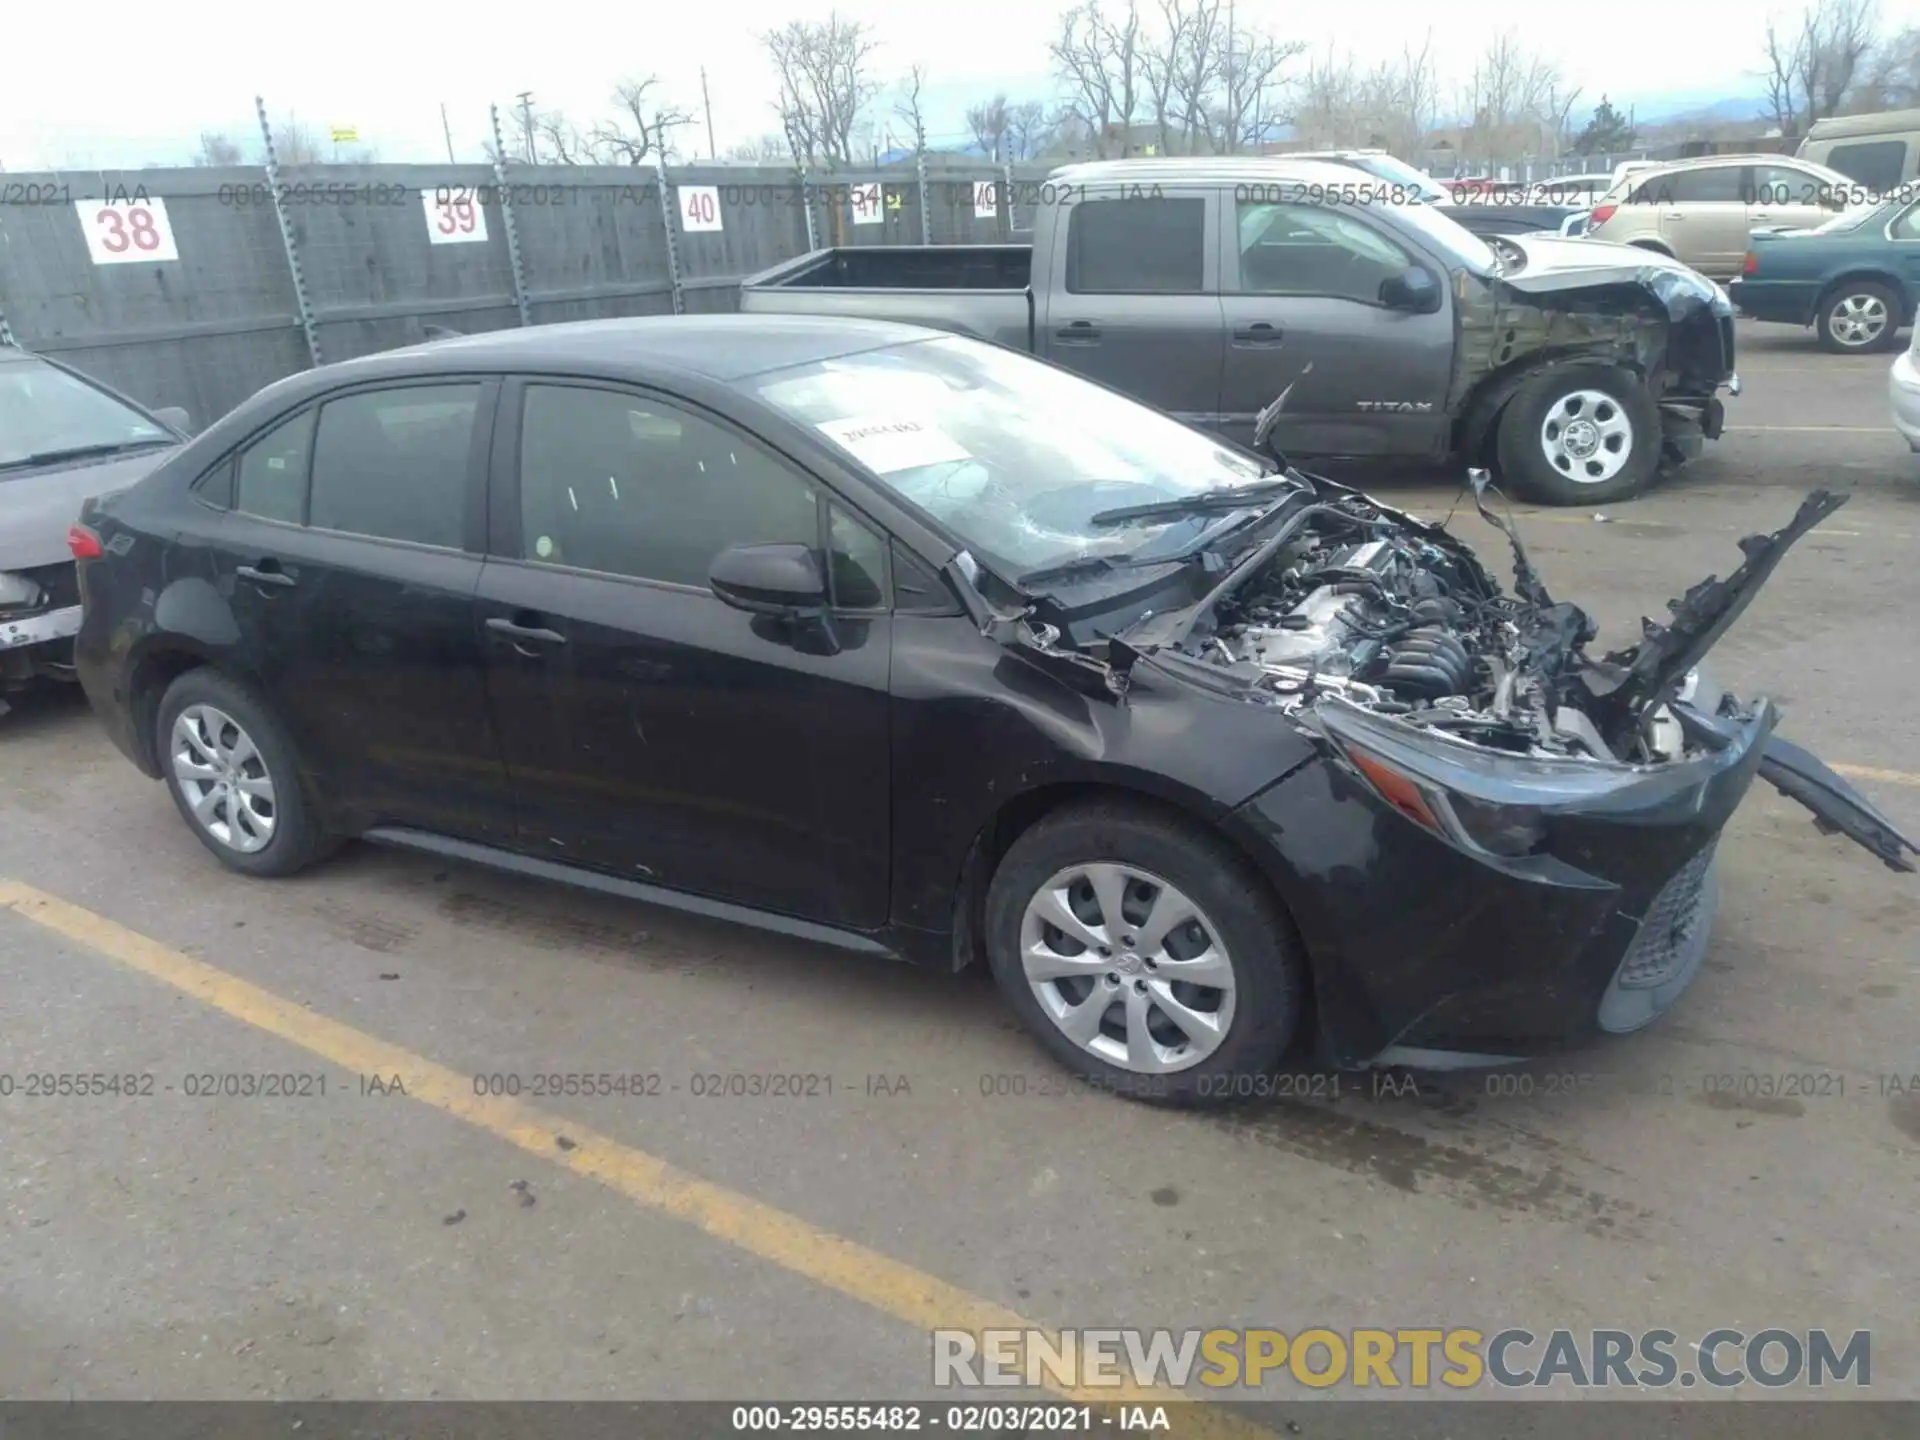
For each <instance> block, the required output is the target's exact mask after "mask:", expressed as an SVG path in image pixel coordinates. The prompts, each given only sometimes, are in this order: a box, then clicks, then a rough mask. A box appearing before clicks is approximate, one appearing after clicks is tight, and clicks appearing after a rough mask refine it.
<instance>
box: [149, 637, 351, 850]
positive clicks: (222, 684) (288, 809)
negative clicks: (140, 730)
mask: <svg viewBox="0 0 1920 1440" xmlns="http://www.w3.org/2000/svg"><path fill="white" fill-rule="evenodd" d="M194 705H208V706H212V707H214V708H215V709H217V710H219V711H221V712H223V713H224V714H225V715H227V716H228V717H229V718H231V719H232V720H233V721H234V722H235V723H236V724H238V725H239V727H240V728H241V729H242V730H244V731H245V732H246V734H247V736H248V738H249V739H251V740H252V742H253V746H254V749H255V750H256V751H257V752H258V755H259V759H260V762H261V765H262V766H263V768H264V770H265V773H266V775H267V776H268V777H269V778H270V779H271V781H272V785H273V804H272V811H273V815H272V819H273V827H272V834H271V836H270V837H269V838H268V840H267V842H266V844H264V845H263V846H261V847H260V848H259V849H257V850H252V851H242V850H238V849H235V848H234V847H233V846H231V845H228V844H224V843H222V842H221V841H220V840H218V839H216V838H215V837H214V836H213V835H212V834H211V833H209V831H208V829H207V827H206V826H204V825H202V824H201V823H200V821H199V820H197V819H196V818H195V817H194V814H193V806H192V802H191V801H190V800H189V798H188V796H187V794H186V791H185V789H184V787H183V785H182V782H181V780H180V777H179V776H178V775H177V774H176V773H175V770H174V767H173V738H172V737H173V727H174V722H175V721H176V720H177V719H178V718H179V717H180V713H181V712H182V711H183V710H186V709H187V708H188V707H189V706H194ZM153 740H154V754H155V755H156V756H157V757H158V758H159V761H160V769H161V776H162V778H163V780H164V782H165V784H166V787H167V793H168V794H169V795H171V796H172V797H173V803H174V805H175V806H176V807H177V808H178V809H179V811H180V818H181V819H182V820H184V821H186V823H187V828H188V829H189V830H191V831H192V832H193V833H194V836H195V838H196V839H198V840H199V841H200V843H201V844H202V845H204V846H206V847H207V849H208V850H209V851H211V852H212V853H213V854H214V856H215V857H216V858H217V859H218V860H219V861H220V863H221V864H223V865H225V866H227V867H228V868H229V869H231V870H237V871H239V872H240V873H241V874H243V875H257V876H262V877H267V876H280V875H292V874H294V873H295V872H297V871H300V870H304V869H305V868H306V867H307V866H309V865H311V864H312V863H313V862H314V861H316V860H318V859H320V858H321V857H322V856H323V855H325V854H327V853H328V852H329V851H330V850H332V849H333V848H334V847H335V845H336V843H337V842H336V841H335V840H334V838H333V837H331V836H329V835H328V834H327V833H326V832H325V831H324V830H323V829H321V827H320V824H319V821H318V819H317V818H316V817H315V815H314V811H313V806H312V804H311V803H310V801H309V800H308V798H307V795H306V792H305V790H304V789H303V788H302V784H301V779H300V768H299V766H298V765H297V764H296V763H295V760H294V753H293V746H292V744H291V743H290V742H289V741H288V740H287V736H286V732H285V730H284V729H283V728H282V727H281V725H280V722H279V721H277V720H276V719H274V717H273V714H272V712H271V711H270V710H269V709H268V708H267V706H266V704H265V702H263V701H262V700H261V699H260V698H259V697H258V696H257V695H255V694H254V693H253V691H252V690H250V689H249V688H248V687H246V686H245V685H242V684H240V683H239V682H238V681H236V680H233V679H231V678H229V677H228V676H225V675H222V674H221V673H220V672H219V671H217V670H212V669H207V668H201V669H198V670H189V671H187V672H186V673H185V674H184V675H181V676H179V677H178V678H177V679H175V680H174V682H173V683H172V684H171V685H169V686H168V687H167V690H166V693H165V694H164V695H162V696H161V697H160V706H159V709H158V712H157V713H156V715H155V717H154V736H153Z"/></svg>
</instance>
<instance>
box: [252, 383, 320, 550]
mask: <svg viewBox="0 0 1920 1440" xmlns="http://www.w3.org/2000/svg"><path fill="white" fill-rule="evenodd" d="M313 413H314V412H313V411H312V410H310V409H309V410H302V411H301V412H300V413H299V414H298V415H295V416H294V417H293V418H292V419H290V420H282V421H281V422H280V423H279V424H278V425H276V426H274V427H273V429H271V430H269V431H268V432H267V433H266V434H264V435H262V436H261V437H260V438H259V439H258V440H256V441H254V442H253V444H251V445H249V446H248V447H247V448H246V449H245V450H243V451H241V452H240V469H239V473H238V476H237V478H236V479H235V481H234V494H233V508H234V509H236V510H238V511H240V512H241V513H242V514H246V515H257V516H259V517H260V518H261V519H262V520H285V521H287V522H288V523H290V524H294V525H298V524H299V523H300V522H301V520H302V519H304V518H305V512H306V508H307V455H308V453H309V452H310V451H311V450H312V448H313Z"/></svg>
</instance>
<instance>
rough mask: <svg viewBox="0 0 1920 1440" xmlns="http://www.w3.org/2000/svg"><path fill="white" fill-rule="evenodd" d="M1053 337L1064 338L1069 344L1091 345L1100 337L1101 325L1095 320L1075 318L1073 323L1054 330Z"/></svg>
mask: <svg viewBox="0 0 1920 1440" xmlns="http://www.w3.org/2000/svg"><path fill="white" fill-rule="evenodd" d="M1053 338H1054V339H1056V340H1064V341H1066V343H1067V344H1069V345H1091V344H1093V343H1094V342H1095V341H1096V340H1098V339H1099V338H1100V325H1099V322H1097V321H1094V320H1075V321H1074V322H1073V323H1072V324H1071V325H1067V326H1065V327H1064V328H1062V329H1059V330H1056V331H1054V332H1053Z"/></svg>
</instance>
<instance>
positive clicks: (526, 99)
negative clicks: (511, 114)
mask: <svg viewBox="0 0 1920 1440" xmlns="http://www.w3.org/2000/svg"><path fill="white" fill-rule="evenodd" d="M514 98H515V99H517V100H518V101H519V102H520V130H521V133H522V134H524V135H525V136H526V148H527V164H529V165H531V164H533V92H532V91H531V90H522V91H521V92H520V93H519V94H518V95H517V96H515V97H514Z"/></svg>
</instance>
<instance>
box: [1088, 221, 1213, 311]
mask: <svg viewBox="0 0 1920 1440" xmlns="http://www.w3.org/2000/svg"><path fill="white" fill-rule="evenodd" d="M1206 232H1207V202H1206V201H1205V200H1203V199H1200V198H1199V197H1194V198H1192V199H1166V198H1161V197H1153V198H1146V197H1142V198H1137V199H1115V200H1083V201H1081V202H1080V203H1079V204H1078V205H1075V206H1074V207H1073V209H1072V210H1071V211H1069V212H1068V215H1067V290H1068V292H1069V293H1070V294H1074V295H1198V294H1200V293H1202V289H1203V287H1204V284H1205V274H1206V248H1207V246H1206Z"/></svg>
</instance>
